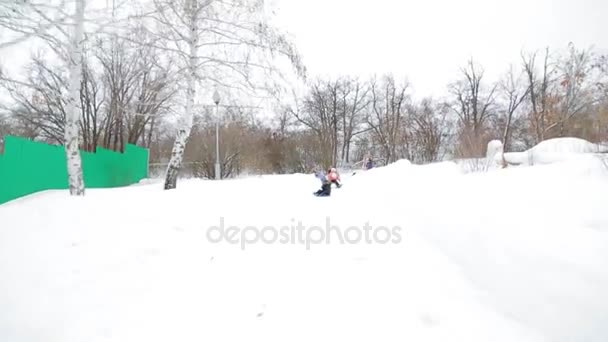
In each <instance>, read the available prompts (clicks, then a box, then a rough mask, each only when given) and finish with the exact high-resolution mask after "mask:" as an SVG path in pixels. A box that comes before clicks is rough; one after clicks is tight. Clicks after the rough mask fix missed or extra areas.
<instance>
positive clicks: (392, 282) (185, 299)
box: [0, 156, 608, 342]
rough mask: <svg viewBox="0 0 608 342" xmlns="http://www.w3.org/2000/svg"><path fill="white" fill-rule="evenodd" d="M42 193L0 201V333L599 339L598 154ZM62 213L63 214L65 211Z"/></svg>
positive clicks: (605, 220)
mask: <svg viewBox="0 0 608 342" xmlns="http://www.w3.org/2000/svg"><path fill="white" fill-rule="evenodd" d="M342 178H343V181H344V186H343V187H342V188H340V189H334V190H333V192H332V196H331V197H328V198H316V197H313V196H312V194H311V193H312V192H313V191H314V190H316V189H317V188H318V187H319V182H318V180H316V179H315V178H314V176H313V175H302V174H300V175H285V176H261V177H251V178H246V179H238V180H225V181H219V182H218V181H200V180H187V181H182V182H180V183H178V189H176V190H173V191H163V190H161V188H162V184H159V183H152V184H147V183H146V182H143V183H142V184H138V185H136V186H132V187H127V188H120V189H104V190H87V196H86V197H84V198H70V197H69V196H68V195H67V192H65V191H47V192H43V193H39V194H36V195H33V196H29V197H27V198H23V199H20V200H16V201H13V202H10V203H8V204H5V205H2V206H0V341H11V342H19V341H45V342H54V341H58V342H59V341H61V342H67V341H89V342H96V341H125V342H126V341H128V342H134V341H146V342H153V341H163V342H165V341H180V342H185V341H198V342H200V341H264V342H272V341H332V342H333V341H437V342H440V341H441V342H445V341H463V342H464V341H466V342H475V341H483V342H487V341H505V342H507V341H508V342H513V341H518V342H525V341H557V342H561V341H564V342H566V341H568V342H570V341H586V342H595V341H597V342H604V341H608V316H607V315H606V312H607V309H608V293H607V291H606V289H608V210H606V194H607V193H608V172H607V171H606V169H605V166H604V165H603V163H602V162H601V161H600V160H599V159H597V158H593V157H591V156H590V157H589V158H580V159H577V160H574V161H573V160H568V161H565V162H560V163H554V164H550V165H538V166H532V167H518V168H508V169H504V170H492V171H489V172H485V173H470V174H464V173H463V172H462V171H461V168H460V167H459V166H458V165H456V164H454V163H449V162H444V163H437V164H431V165H425V166H415V165H412V164H410V163H409V162H407V161H400V162H397V163H395V164H392V165H389V166H387V167H383V168H377V169H372V170H370V171H365V172H362V171H361V172H357V174H355V175H353V176H350V175H342ZM68 215H70V216H68ZM221 217H223V219H224V222H225V225H226V226H228V225H236V226H239V227H245V226H257V227H263V226H269V225H273V226H284V225H292V224H294V222H297V221H302V223H303V225H304V226H312V225H319V226H325V222H326V218H327V217H329V218H330V220H331V224H332V225H335V226H339V228H340V229H346V228H347V227H349V226H352V225H357V226H362V225H364V224H365V223H366V222H369V224H370V225H371V226H374V227H377V226H380V225H385V226H389V227H394V226H399V227H400V228H402V231H401V235H402V240H401V242H400V243H396V244H393V243H389V244H383V245H382V244H366V243H360V244H356V245H350V244H345V245H341V244H338V243H337V242H335V241H334V242H332V243H330V244H319V245H312V246H310V249H309V250H307V249H306V248H305V246H303V245H300V244H279V243H275V244H265V243H261V242H260V243H258V244H255V245H247V246H246V248H245V249H244V250H243V249H241V248H240V246H239V245H233V244H228V243H211V242H209V241H207V240H206V232H207V229H208V228H209V227H211V226H213V225H217V224H219V222H220V218H221Z"/></svg>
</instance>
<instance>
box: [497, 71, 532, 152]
mask: <svg viewBox="0 0 608 342" xmlns="http://www.w3.org/2000/svg"><path fill="white" fill-rule="evenodd" d="M529 94H530V86H529V85H528V86H526V85H525V83H524V80H523V79H522V76H521V75H517V74H516V72H515V70H514V69H513V66H512V65H511V66H510V67H509V71H508V72H507V74H506V75H505V76H504V78H503V79H502V81H501V82H500V86H499V97H500V98H501V99H502V100H504V101H505V108H504V116H505V123H504V129H503V134H502V142H503V148H504V150H505V151H507V150H508V149H509V145H510V143H511V130H512V125H513V115H514V114H515V112H516V111H517V109H518V108H519V107H520V105H521V104H522V103H523V102H524V101H525V100H526V98H527V97H528V95H529Z"/></svg>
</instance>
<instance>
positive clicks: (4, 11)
mask: <svg viewBox="0 0 608 342" xmlns="http://www.w3.org/2000/svg"><path fill="white" fill-rule="evenodd" d="M73 4H74V8H73V14H72V15H69V14H66V13H67V8H65V6H66V3H65V2H64V1H44V2H42V1H41V2H38V1H36V0H28V1H23V2H21V4H20V5H15V3H14V2H8V3H2V4H1V5H0V27H4V28H6V29H9V30H10V31H12V32H15V33H16V34H17V37H16V38H14V39H12V40H9V41H5V42H2V43H0V47H6V46H10V45H13V44H16V43H19V42H22V41H25V40H27V39H29V38H31V37H37V38H41V39H43V40H44V41H45V42H46V43H47V44H48V46H49V47H51V49H53V50H54V51H55V52H56V53H57V54H58V55H59V56H61V57H64V60H66V61H67V64H68V69H69V74H70V77H69V86H68V89H69V91H68V93H67V100H66V120H65V128H64V136H65V147H66V155H67V169H68V179H69V182H68V183H69V188H70V194H71V195H76V196H83V195H84V179H83V175H82V161H81V158H80V152H79V150H78V136H79V132H78V129H79V122H78V120H79V113H78V99H79V94H80V82H81V78H82V46H83V45H82V44H83V40H84V20H85V16H84V15H85V5H86V0H75V1H74V2H73ZM69 26H73V31H71V30H69V29H68V27H69ZM70 31H71V32H70Z"/></svg>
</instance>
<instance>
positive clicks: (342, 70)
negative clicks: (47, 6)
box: [0, 0, 608, 97]
mask: <svg viewBox="0 0 608 342" xmlns="http://www.w3.org/2000/svg"><path fill="white" fill-rule="evenodd" d="M267 1H269V2H271V3H272V4H271V7H273V8H276V9H277V13H276V15H277V17H276V23H277V24H279V25H280V26H282V27H283V28H284V29H285V30H287V31H288V32H289V33H290V34H291V35H292V37H293V40H294V41H295V43H296V44H297V46H298V48H299V50H300V51H301V52H302V54H303V56H304V62H305V63H306V65H307V67H308V70H309V72H310V75H311V76H313V77H314V76H330V77H335V76H337V75H354V76H362V77H367V76H369V75H371V74H374V73H376V74H382V73H386V72H392V73H394V74H396V75H397V76H400V77H405V76H407V77H408V78H409V80H410V81H411V83H412V84H413V87H414V91H415V93H416V95H417V97H420V96H426V95H435V96H439V95H442V94H443V93H444V92H445V89H446V86H447V84H448V83H449V82H450V81H452V80H454V79H455V78H456V77H458V76H459V75H458V70H459V68H460V67H461V66H463V65H464V64H465V63H466V61H467V60H468V58H469V57H473V58H474V59H475V60H476V61H477V62H479V63H481V64H482V65H483V66H484V68H485V69H486V74H487V76H488V78H491V79H496V78H498V77H499V76H500V75H501V74H502V73H503V72H504V71H506V70H507V68H508V66H509V64H510V63H519V61H520V51H521V50H522V49H525V50H535V49H542V48H544V47H546V46H550V47H551V48H552V49H564V48H566V47H567V44H568V42H570V41H572V42H574V43H575V44H576V45H577V46H578V47H580V48H582V47H589V46H591V45H593V46H595V50H596V51H597V52H606V51H607V50H608V0H373V1H371V0H267ZM92 2H93V3H97V4H101V5H105V3H106V1H105V0H90V3H89V5H91V3H92ZM27 55H28V52H27V51H24V50H23V47H22V46H20V47H18V48H14V49H6V50H4V51H2V52H1V53H0V59H1V61H2V63H3V65H4V66H5V67H7V68H8V69H13V68H14V67H18V66H19V67H20V66H21V65H19V64H21V63H22V62H23V61H24V60H26V59H25V58H24V57H26V56H27ZM12 67H13V68H12Z"/></svg>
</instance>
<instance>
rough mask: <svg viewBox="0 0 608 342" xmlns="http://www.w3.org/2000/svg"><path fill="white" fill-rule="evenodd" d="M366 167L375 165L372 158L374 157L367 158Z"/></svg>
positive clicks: (369, 167) (367, 168)
mask: <svg viewBox="0 0 608 342" xmlns="http://www.w3.org/2000/svg"><path fill="white" fill-rule="evenodd" d="M364 167H365V169H366V170H369V169H371V168H373V167H374V160H373V159H372V157H368V158H367V161H366V162H365V165H364Z"/></svg>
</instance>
